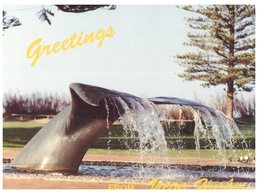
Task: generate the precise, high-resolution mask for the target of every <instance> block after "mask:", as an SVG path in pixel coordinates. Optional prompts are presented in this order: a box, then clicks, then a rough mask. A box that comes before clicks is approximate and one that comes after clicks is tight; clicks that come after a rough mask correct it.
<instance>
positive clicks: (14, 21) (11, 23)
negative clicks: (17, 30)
mask: <svg viewBox="0 0 260 194" xmlns="http://www.w3.org/2000/svg"><path fill="white" fill-rule="evenodd" d="M20 25H22V23H21V22H20V21H19V19H18V18H16V17H14V16H12V17H8V16H7V13H6V11H3V30H6V29H8V28H11V27H15V26H20Z"/></svg>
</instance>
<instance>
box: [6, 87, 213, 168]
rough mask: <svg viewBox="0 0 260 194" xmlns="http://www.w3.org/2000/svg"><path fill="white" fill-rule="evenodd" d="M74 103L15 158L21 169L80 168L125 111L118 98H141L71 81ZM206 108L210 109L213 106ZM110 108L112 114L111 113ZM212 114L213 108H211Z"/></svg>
mask: <svg viewBox="0 0 260 194" xmlns="http://www.w3.org/2000/svg"><path fill="white" fill-rule="evenodd" d="M70 93H71V98H72V103H71V105H69V106H68V107H67V108H65V109H64V110H63V111H61V112H60V113H59V114H57V115H56V116H55V117H54V118H53V119H52V120H51V121H49V122H48V123H47V124H46V125H45V126H44V127H43V128H42V129H41V130H40V131H39V132H38V133H37V134H36V135H35V136H34V137H33V138H32V139H31V140H30V141H29V142H28V143H27V145H26V146H25V147H24V148H23V150H22V151H21V153H20V154H19V155H18V156H17V157H16V158H15V159H14V160H13V161H12V163H11V166H12V167H15V168H20V169H30V170H40V171H56V172H77V171H78V167H79V165H80V163H81V160H82V158H83V157H84V155H85V153H86V151H87V150H88V148H89V147H90V146H91V144H92V143H93V142H95V141H96V139H97V138H98V137H100V136H101V135H102V134H103V133H104V132H105V131H106V129H107V128H108V127H109V126H110V125H111V124H112V123H113V122H114V121H115V120H117V119H118V118H119V117H120V115H123V114H125V109H124V107H123V106H122V103H120V102H119V101H118V100H117V99H118V97H120V99H121V100H123V101H124V102H125V103H126V104H127V105H128V106H129V107H130V109H131V106H132V104H131V100H135V101H138V102H140V103H142V99H141V98H139V97H137V96H133V95H130V94H126V93H122V92H118V91H114V90H108V89H104V88H100V87H94V86H90V85H85V84H80V83H73V84H71V85H70ZM148 100H149V101H151V102H153V103H155V104H179V105H188V106H198V107H200V106H201V107H205V106H203V105H200V104H198V103H195V102H192V101H189V100H182V99H178V98H163V97H158V98H151V99H148ZM205 108H207V109H208V110H209V111H211V110H212V109H210V108H208V107H205ZM115 109H116V111H115ZM108 112H109V114H108ZM211 112H212V114H213V112H214V111H211Z"/></svg>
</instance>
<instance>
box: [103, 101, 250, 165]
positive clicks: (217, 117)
mask: <svg viewBox="0 0 260 194" xmlns="http://www.w3.org/2000/svg"><path fill="white" fill-rule="evenodd" d="M108 102H109V103H113V105H114V107H115V108H116V110H117V114H118V115H119V120H120V122H121V124H122V126H123V129H124V134H125V135H124V137H126V138H128V139H135V138H138V141H139V142H138V143H139V144H138V146H139V150H138V151H139V153H140V157H141V158H143V156H145V157H146V158H145V159H146V161H149V162H151V163H152V161H153V160H155V159H153V158H155V157H153V156H164V157H165V163H167V160H168V158H167V157H166V156H167V151H168V147H167V141H166V137H165V130H172V127H173V125H172V123H177V126H176V125H175V126H174V127H175V128H176V127H177V128H180V130H176V129H174V130H175V131H174V132H175V133H176V134H177V135H178V136H179V137H180V136H181V126H182V125H184V124H185V122H186V121H188V122H194V123H195V125H194V132H193V135H194V142H195V146H196V150H197V152H198V156H200V149H217V150H218V151H219V155H220V156H221V158H222V159H223V161H226V157H225V156H226V153H225V151H226V149H231V150H234V154H235V149H234V148H235V146H234V145H235V143H236V141H237V139H238V138H240V139H244V138H243V136H242V134H241V132H240V131H239V129H238V127H237V125H236V124H235V122H234V121H233V120H232V119H229V118H227V117H226V116H225V115H224V114H223V113H222V112H220V111H216V110H214V109H211V108H207V107H203V106H188V105H177V104H163V105H162V104H160V105H155V104H154V103H153V102H151V101H148V100H145V99H135V98H132V97H109V99H108V100H106V101H105V106H106V110H107V114H108V115H107V121H108V118H109V114H110V113H111V111H109V106H108ZM120 109H123V111H120ZM173 112H175V116H174V115H173ZM164 124H166V129H164V128H163V126H165V125H164ZM108 127H109V126H108ZM167 128H168V129H167ZM108 134H109V136H111V130H109V132H108ZM129 135H130V137H129ZM180 139H181V138H179V139H178V138H177V139H175V141H179V142H177V144H179V145H180V146H179V148H182V147H184V146H183V144H184V143H183V142H181V141H182V140H180ZM128 142H129V141H125V147H126V148H128V149H131V145H130V144H131V143H130V144H129V143H128ZM109 143H110V140H109V141H108V147H109ZM242 144H243V146H244V147H243V148H245V149H247V145H246V142H245V141H244V140H243V142H242ZM168 145H169V143H168ZM148 153H149V154H148ZM149 155H150V158H147V156H149Z"/></svg>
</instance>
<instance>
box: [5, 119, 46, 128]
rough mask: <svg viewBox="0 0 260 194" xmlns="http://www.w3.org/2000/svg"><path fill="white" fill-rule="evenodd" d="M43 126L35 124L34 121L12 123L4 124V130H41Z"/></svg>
mask: <svg viewBox="0 0 260 194" xmlns="http://www.w3.org/2000/svg"><path fill="white" fill-rule="evenodd" d="M43 125H44V124H42V123H39V122H36V121H23V122H21V121H12V122H4V123H3V127H4V128H7V129H9V128H21V129H23V128H41V127H42V126H43Z"/></svg>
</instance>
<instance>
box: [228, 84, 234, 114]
mask: <svg viewBox="0 0 260 194" xmlns="http://www.w3.org/2000/svg"><path fill="white" fill-rule="evenodd" d="M226 105H227V108H226V115H227V117H229V118H233V111H234V88H233V81H232V82H229V83H227V104H226Z"/></svg>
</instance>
